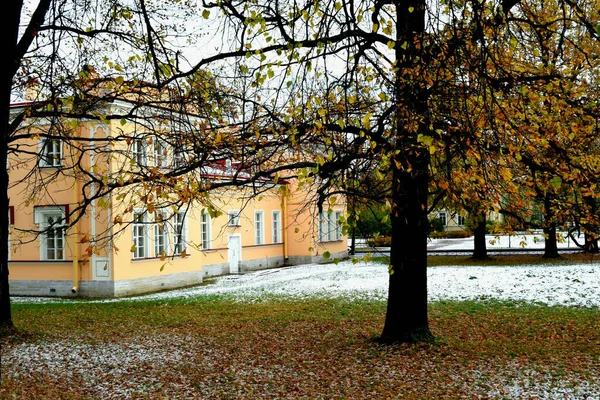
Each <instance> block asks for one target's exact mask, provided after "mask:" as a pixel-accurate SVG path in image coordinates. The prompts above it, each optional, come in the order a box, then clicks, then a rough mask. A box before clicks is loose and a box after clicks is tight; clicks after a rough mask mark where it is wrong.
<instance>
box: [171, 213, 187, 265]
mask: <svg viewBox="0 0 600 400" xmlns="http://www.w3.org/2000/svg"><path fill="white" fill-rule="evenodd" d="M186 214H187V212H186V211H185V210H179V211H178V212H176V213H175V214H173V220H172V226H173V254H175V255H178V254H181V253H183V251H184V250H186V249H187V218H186V217H187V216H186Z"/></svg>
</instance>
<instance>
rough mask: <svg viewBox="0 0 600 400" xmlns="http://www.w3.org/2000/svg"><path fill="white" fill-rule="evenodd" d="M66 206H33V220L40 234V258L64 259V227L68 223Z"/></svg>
mask: <svg viewBox="0 0 600 400" xmlns="http://www.w3.org/2000/svg"><path fill="white" fill-rule="evenodd" d="M68 214H69V212H68V206H42V207H35V208H34V214H33V215H34V216H33V219H34V220H33V222H34V223H35V224H36V225H38V227H39V230H40V232H41V234H40V240H41V242H40V260H64V259H65V227H64V224H65V223H68V222H69V221H68V218H67V216H68Z"/></svg>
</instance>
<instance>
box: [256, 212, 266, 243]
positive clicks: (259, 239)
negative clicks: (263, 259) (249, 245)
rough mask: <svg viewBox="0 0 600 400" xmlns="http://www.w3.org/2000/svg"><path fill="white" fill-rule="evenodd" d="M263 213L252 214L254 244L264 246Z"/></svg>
mask: <svg viewBox="0 0 600 400" xmlns="http://www.w3.org/2000/svg"><path fill="white" fill-rule="evenodd" d="M264 219H265V217H264V213H263V212H262V211H255V212H254V243H255V244H264V243H265V221H264Z"/></svg>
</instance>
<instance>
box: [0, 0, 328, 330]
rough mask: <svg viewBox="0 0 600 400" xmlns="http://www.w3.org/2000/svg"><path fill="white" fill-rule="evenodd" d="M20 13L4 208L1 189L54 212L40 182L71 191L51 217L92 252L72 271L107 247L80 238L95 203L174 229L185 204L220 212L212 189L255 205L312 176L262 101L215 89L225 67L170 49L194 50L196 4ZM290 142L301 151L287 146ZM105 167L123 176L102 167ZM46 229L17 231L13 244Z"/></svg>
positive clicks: (1, 301)
mask: <svg viewBox="0 0 600 400" xmlns="http://www.w3.org/2000/svg"><path fill="white" fill-rule="evenodd" d="M26 5H27V6H29V3H25V2H11V6H10V10H9V13H8V18H7V19H8V20H9V22H10V23H9V26H10V27H11V28H10V29H9V31H10V32H11V35H12V36H10V39H11V41H10V43H11V45H10V46H8V47H9V52H8V53H7V54H8V56H9V57H8V58H9V63H8V64H9V66H10V68H9V69H8V70H7V71H8V72H7V75H6V76H5V81H4V82H5V83H4V86H3V87H4V88H5V90H4V94H5V96H4V98H5V102H6V107H5V113H4V114H3V115H4V127H5V128H4V136H3V138H4V140H3V142H2V145H3V150H2V151H1V152H0V153H2V154H8V155H9V158H10V160H9V162H8V164H7V158H3V160H4V161H3V162H4V163H5V164H7V165H9V169H7V171H5V172H6V173H5V174H2V176H3V178H2V181H1V182H0V183H1V184H2V185H3V186H2V191H3V193H4V194H3V195H2V199H3V200H2V201H1V204H2V205H3V206H4V207H5V208H6V209H8V208H9V199H8V196H7V193H8V189H9V188H13V189H14V190H20V191H22V193H25V194H26V198H27V199H28V200H27V201H28V202H30V203H31V204H35V202H37V201H40V200H45V201H49V202H50V204H52V195H53V194H52V193H48V191H47V190H45V188H46V187H47V184H48V183H49V182H53V181H57V180H60V181H62V182H70V183H69V185H71V187H69V188H68V189H69V190H72V191H75V192H77V193H78V194H79V196H78V197H79V200H78V201H77V202H73V203H72V204H70V207H69V215H67V216H65V218H64V221H61V222H65V221H68V222H67V223H64V224H63V223H61V226H64V229H66V230H67V234H68V235H71V236H75V237H76V238H77V241H78V242H79V243H85V244H88V250H87V252H86V254H83V255H81V261H82V262H85V258H86V256H90V255H91V254H93V253H94V252H95V251H97V249H98V248H100V247H102V246H107V245H108V243H109V242H110V240H111V235H109V234H108V228H106V231H105V232H97V234H96V236H95V237H93V238H92V237H90V236H89V235H88V234H87V233H86V232H78V231H77V223H78V221H79V220H80V219H81V218H83V217H84V215H86V213H89V212H90V208H91V207H92V205H95V206H96V207H98V208H104V207H109V205H110V202H119V203H120V204H121V205H122V206H123V213H121V214H119V215H117V216H115V218H114V219H112V220H109V221H105V222H106V223H105V226H106V227H109V226H115V227H116V228H115V229H117V230H118V229H125V228H126V227H127V226H128V225H129V224H131V223H132V222H133V221H134V219H135V213H134V207H135V205H136V204H143V205H144V206H145V207H146V209H148V210H150V211H160V210H164V211H166V212H167V211H168V212H169V213H168V215H167V220H165V222H166V223H173V222H172V219H171V215H172V214H173V212H172V211H170V210H173V209H174V208H175V209H176V208H179V207H181V206H184V205H188V204H192V203H200V204H202V206H203V207H205V208H206V209H208V210H209V211H210V212H212V213H217V212H219V210H217V209H216V206H215V204H214V203H213V202H212V201H211V197H210V193H211V191H217V190H220V189H222V188H225V187H236V188H238V189H239V190H240V191H243V192H244V193H245V194H244V195H245V196H247V198H251V197H256V196H259V195H260V194H261V193H262V192H263V191H265V190H270V188H272V187H273V181H276V180H277V179H279V178H281V179H282V180H283V179H286V178H294V177H297V176H298V174H299V173H298V172H297V171H298V169H301V168H308V169H310V168H314V167H316V166H317V162H316V161H315V160H314V159H310V158H309V157H307V156H306V155H305V153H304V152H303V151H302V150H301V149H302V148H303V147H305V146H306V144H307V143H314V142H315V141H314V140H311V137H310V136H308V135H302V136H300V135H299V136H298V137H297V138H296V137H290V136H285V137H284V136H280V135H278V132H277V129H278V128H277V124H276V123H275V124H274V123H273V120H269V121H268V122H267V120H266V118H265V115H264V114H263V113H262V111H261V110H262V108H261V105H260V102H259V101H257V100H256V99H255V98H253V96H251V95H250V94H249V93H251V92H252V90H253V89H252V87H250V86H249V85H245V84H244V82H240V81H237V82H230V84H229V85H227V86H226V85H224V84H223V83H222V82H223V81H222V78H223V76H220V75H219V73H220V72H221V71H223V66H222V65H216V66H215V67H214V69H213V70H212V71H210V70H209V66H210V65H211V62H216V61H215V59H214V58H211V57H206V58H204V59H202V61H200V63H199V64H198V65H194V66H193V68H192V67H191V66H190V64H189V62H187V60H186V58H185V55H183V54H182V53H181V52H180V50H179V47H178V43H177V42H176V39H177V38H178V37H180V35H185V36H186V39H187V40H188V41H189V42H190V43H191V42H193V41H194V38H195V36H194V35H193V33H190V32H188V31H185V32H183V31H182V29H184V30H185V28H186V27H182V24H179V23H178V22H179V21H181V20H183V19H185V17H186V16H187V17H191V16H194V15H195V16H196V17H198V18H199V19H202V17H201V15H198V14H197V10H198V9H197V7H196V3H195V2H193V3H186V2H179V1H174V2H163V3H160V4H158V3H153V2H147V1H144V0H142V1H140V2H136V3H130V2H120V1H111V2H105V3H94V2H88V1H85V0H82V1H80V0H75V1H52V0H48V1H40V2H38V3H36V4H33V5H32V6H33V7H34V9H32V10H28V9H26V8H25V7H26ZM175 16H177V18H178V19H174V18H175ZM21 24H23V25H24V26H25V29H24V30H23V31H21V30H20V26H21ZM188 28H189V26H188ZM196 61H197V60H196ZM224 74H225V75H226V73H224ZM236 85H237V86H236ZM23 100H25V101H23ZM15 101H16V103H15ZM11 103H13V105H12V107H11ZM80 121H93V122H94V124H95V125H96V126H98V127H99V129H98V130H97V131H96V132H94V133H92V134H90V132H87V131H84V130H83V129H82V125H81V124H80ZM267 131H268V132H267ZM261 134H264V135H261ZM36 141H39V142H40V143H43V147H42V149H41V151H40V149H39V148H37V147H36V144H33V145H31V143H35V142H36ZM292 141H293V142H294V144H295V145H297V147H295V148H296V149H300V150H296V151H294V150H293V149H294V147H293V146H291V143H292ZM27 143H29V144H27ZM47 146H49V147H48V150H50V151H47V152H46V147H47ZM59 146H60V147H59ZM59 148H60V152H61V154H62V155H64V156H65V158H66V161H65V163H64V164H63V163H61V164H60V165H57V168H50V169H48V168H46V169H44V171H42V169H41V168H40V167H43V166H45V165H46V164H50V165H53V163H54V156H52V154H53V151H54V150H57V149H59ZM287 149H290V150H289V151H287V152H286V150H287ZM4 150H6V151H4ZM42 153H43V154H47V155H41V154H42ZM283 155H285V157H284V156H283ZM3 157H4V156H3ZM92 158H93V159H94V160H95V163H94V164H93V165H92V164H90V162H89V160H90V159H92ZM283 160H285V163H283V162H282V161H283ZM167 161H168V162H167ZM227 161H235V162H236V164H235V165H236V168H234V169H232V170H231V171H229V172H228V173H227V174H226V175H225V174H223V175H222V177H221V178H219V176H220V175H217V177H216V178H215V173H214V171H215V169H217V168H218V167H219V166H225V165H226V162H227ZM111 163H112V164H114V165H118V166H119V168H116V169H113V168H109V167H110V165H111ZM26 167H27V168H29V169H27V170H25V169H24V168H26ZM287 170H289V171H290V172H289V173H286V171H287ZM9 171H10V172H11V176H12V177H13V178H12V180H11V181H10V182H9V174H8V172H9ZM211 176H212V178H211ZM15 177H18V178H17V179H15ZM322 191H323V192H327V190H326V189H322ZM17 206H19V205H17ZM0 220H2V223H1V224H0V229H3V230H2V235H3V236H1V237H0V240H2V245H0V273H1V280H0V324H1V325H2V326H3V327H11V326H12V318H11V312H10V297H9V281H8V262H7V260H8V248H7V245H6V244H7V242H8V240H7V239H8V238H7V235H6V234H7V232H8V228H9V221H8V220H7V218H2V219H0ZM48 229H55V227H53V226H51V227H50V228H48ZM61 229H62V228H61ZM43 233H44V232H43V231H40V230H29V231H27V232H24V231H23V232H13V234H15V235H16V237H18V238H19V240H32V238H35V237H36V235H39V234H43ZM126 250H127V249H126ZM132 251H135V249H134V248H133V247H132ZM177 251H181V252H184V251H185V249H178V250H177ZM165 256H172V255H167V254H165ZM79 261H80V260H76V262H79ZM74 290H75V288H74Z"/></svg>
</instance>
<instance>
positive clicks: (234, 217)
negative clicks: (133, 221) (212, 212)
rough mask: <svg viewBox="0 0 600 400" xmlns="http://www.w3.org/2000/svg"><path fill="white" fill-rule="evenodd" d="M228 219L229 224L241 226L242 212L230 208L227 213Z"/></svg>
mask: <svg viewBox="0 0 600 400" xmlns="http://www.w3.org/2000/svg"><path fill="white" fill-rule="evenodd" d="M227 216H228V220H227V225H229V226H240V212H239V210H230V211H229V212H228V213H227Z"/></svg>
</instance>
